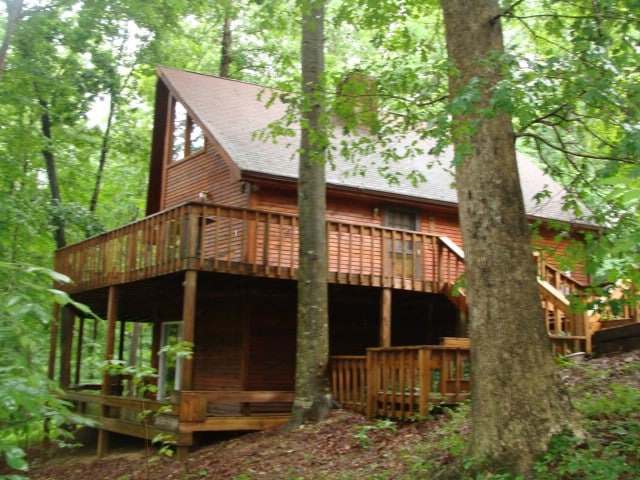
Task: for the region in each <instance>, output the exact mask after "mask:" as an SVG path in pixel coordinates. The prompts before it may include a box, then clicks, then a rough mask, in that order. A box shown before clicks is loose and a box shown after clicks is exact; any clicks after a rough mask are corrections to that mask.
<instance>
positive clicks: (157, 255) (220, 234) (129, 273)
mask: <svg viewBox="0 0 640 480" xmlns="http://www.w3.org/2000/svg"><path fill="white" fill-rule="evenodd" d="M326 234H327V244H328V254H329V272H328V280H329V281H330V282H332V283H343V284H345V283H346V284H357V285H367V286H389V287H395V288H404V289H409V290H417V291H430V292H433V291H439V288H440V286H441V285H442V284H443V282H448V283H453V282H455V281H456V279H457V278H458V276H459V275H460V274H461V273H462V272H463V271H464V261H463V259H461V258H460V257H459V255H457V253H456V252H455V251H453V250H452V249H451V246H450V245H449V244H448V243H446V240H443V239H442V238H440V237H438V236H436V235H430V234H424V233H418V232H410V231H404V230H396V229H390V228H384V227H379V226H375V225H364V224H355V223H346V222H337V221H333V220H329V221H327V222H326ZM298 235H299V233H298V218H297V216H295V215H285V214H280V213H274V212H268V211H260V210H251V209H245V208H236V207H227V206H220V205H212V204H204V203H187V204H184V205H181V206H179V207H176V208H172V209H170V210H166V211H163V212H160V213H157V214H155V215H152V216H149V217H146V218H144V219H143V220H140V221H138V222H134V223H132V224H130V225H127V226H124V227H122V228H118V229H116V230H113V231H110V232H107V233H104V234H102V235H98V236H96V237H93V238H91V239H88V240H85V241H83V242H80V243H77V244H74V245H71V246H68V247H65V248H63V249H61V250H58V252H57V253H56V269H57V270H58V271H59V272H61V273H64V274H66V275H68V276H69V277H71V279H72V280H73V281H74V282H75V285H73V286H68V287H66V288H67V289H68V290H69V291H79V290H86V289H92V288H99V287H104V286H108V285H115V284H120V283H126V282H130V281H135V280H141V279H145V278H151V277H155V276H158V275H164V274H167V273H172V272H177V271H180V270H185V269H197V270H210V271H218V272H225V273H238V274H246V275H254V276H265V277H275V278H288V279H295V278H296V275H297V267H298Z"/></svg>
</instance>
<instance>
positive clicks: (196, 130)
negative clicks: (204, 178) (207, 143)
mask: <svg viewBox="0 0 640 480" xmlns="http://www.w3.org/2000/svg"><path fill="white" fill-rule="evenodd" d="M189 124H190V127H191V130H190V133H191V136H190V139H189V140H190V142H189V155H193V154H194V153H198V152H199V151H200V150H202V149H203V148H204V132H203V131H202V129H201V128H200V125H198V124H197V123H196V122H194V121H193V120H192V119H191V118H189Z"/></svg>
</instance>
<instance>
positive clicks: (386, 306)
mask: <svg viewBox="0 0 640 480" xmlns="http://www.w3.org/2000/svg"><path fill="white" fill-rule="evenodd" d="M380 346H381V347H390V346H391V289H390V288H383V289H382V294H381V297H380Z"/></svg>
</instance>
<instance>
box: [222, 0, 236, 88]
mask: <svg viewBox="0 0 640 480" xmlns="http://www.w3.org/2000/svg"><path fill="white" fill-rule="evenodd" d="M232 9H233V2H232V0H229V3H228V5H227V6H226V8H225V11H224V22H223V24H222V49H221V52H220V76H221V77H223V78H228V77H229V66H230V65H231V42H232V37H231V12H232Z"/></svg>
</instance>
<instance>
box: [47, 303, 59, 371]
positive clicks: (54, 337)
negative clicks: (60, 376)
mask: <svg viewBox="0 0 640 480" xmlns="http://www.w3.org/2000/svg"><path fill="white" fill-rule="evenodd" d="M59 326H60V304H58V303H56V304H54V305H53V323H52V324H51V338H50V340H49V369H48V370H47V376H48V378H49V380H53V378H54V377H55V374H56V353H57V352H56V349H57V346H58V332H59Z"/></svg>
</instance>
